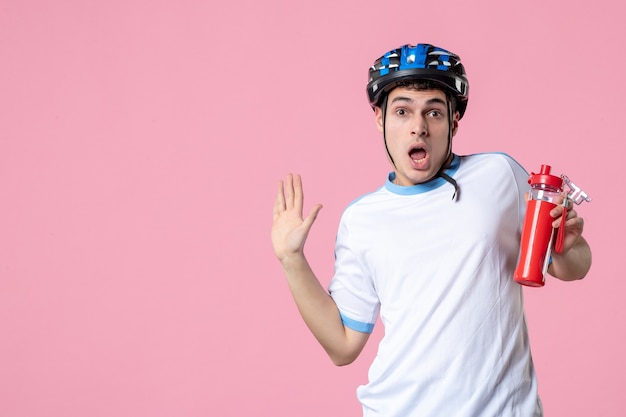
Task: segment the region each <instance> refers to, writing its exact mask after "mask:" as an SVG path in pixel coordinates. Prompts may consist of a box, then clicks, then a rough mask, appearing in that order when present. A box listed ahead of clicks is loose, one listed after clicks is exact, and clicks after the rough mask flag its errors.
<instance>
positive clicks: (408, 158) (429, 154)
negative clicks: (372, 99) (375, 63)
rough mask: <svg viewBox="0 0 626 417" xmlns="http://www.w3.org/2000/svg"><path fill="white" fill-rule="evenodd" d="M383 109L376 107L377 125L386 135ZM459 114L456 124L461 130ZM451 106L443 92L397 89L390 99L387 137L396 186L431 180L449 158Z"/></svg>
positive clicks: (457, 114)
mask: <svg viewBox="0 0 626 417" xmlns="http://www.w3.org/2000/svg"><path fill="white" fill-rule="evenodd" d="M382 116H383V115H382V110H381V109H380V108H378V107H377V108H376V125H377V127H378V130H379V131H380V132H381V133H382V132H383V117H382ZM458 122H459V113H458V112H456V113H455V114H454V117H453V121H452V135H453V136H454V135H455V134H456V131H457V129H458ZM449 127H450V122H449V120H448V104H447V98H446V95H445V94H444V93H443V92H442V91H439V90H416V89H414V88H408V87H397V88H395V89H393V90H392V91H391V92H390V93H389V97H388V98H387V115H386V118H385V136H386V139H387V147H388V148H389V153H390V154H391V156H392V158H393V165H394V171H395V173H396V179H395V181H394V182H395V183H396V184H398V185H415V184H420V183H423V182H426V181H428V180H430V179H431V178H432V177H433V176H434V175H435V174H437V172H438V171H439V168H441V166H442V164H443V163H444V162H445V161H446V159H447V158H448V132H449Z"/></svg>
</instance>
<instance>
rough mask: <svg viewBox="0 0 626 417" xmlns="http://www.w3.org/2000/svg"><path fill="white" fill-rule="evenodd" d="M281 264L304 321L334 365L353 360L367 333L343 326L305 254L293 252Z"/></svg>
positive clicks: (335, 308)
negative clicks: (353, 330) (359, 332)
mask: <svg viewBox="0 0 626 417" xmlns="http://www.w3.org/2000/svg"><path fill="white" fill-rule="evenodd" d="M281 263H282V265H283V269H284V271H285V275H286V277H287V282H288V284H289V289H290V290H291V294H292V295H293V298H294V300H295V302H296V305H297V307H298V310H299V312H300V314H301V316H302V318H303V319H304V322H305V323H306V325H307V326H308V327H309V329H310V330H311V332H312V333H313V335H314V336H315V338H316V339H317V340H318V341H319V343H320V344H321V345H322V347H323V348H324V350H326V352H327V353H328V355H329V356H330V358H331V359H332V361H333V362H334V363H335V364H336V365H345V364H348V363H350V362H352V361H354V359H356V357H357V356H358V355H359V353H360V352H361V349H362V348H363V345H364V343H365V340H367V335H362V334H361V335H359V334H355V333H356V332H351V331H349V330H347V329H346V328H345V327H344V325H343V322H342V320H341V316H340V315H339V310H338V309H337V305H336V304H335V301H334V300H333V299H332V297H331V296H330V295H329V294H328V292H327V291H326V290H325V289H324V288H323V287H322V285H321V284H320V282H319V280H318V279H317V278H316V277H315V274H314V273H313V271H312V269H311V267H310V266H309V263H308V262H307V260H306V258H305V257H304V255H300V254H299V255H294V256H293V257H290V258H289V259H283V260H282V261H281ZM355 336H356V337H355Z"/></svg>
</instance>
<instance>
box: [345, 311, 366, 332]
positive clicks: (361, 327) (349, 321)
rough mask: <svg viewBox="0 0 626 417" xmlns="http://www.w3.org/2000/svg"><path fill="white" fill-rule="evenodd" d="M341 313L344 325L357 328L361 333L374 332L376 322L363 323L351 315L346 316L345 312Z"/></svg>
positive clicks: (353, 328)
mask: <svg viewBox="0 0 626 417" xmlns="http://www.w3.org/2000/svg"><path fill="white" fill-rule="evenodd" d="M339 314H340V315H341V321H342V322H343V325H344V326H346V327H347V328H349V329H352V330H356V331H357V332H361V333H372V331H373V330H374V323H363V322H360V321H356V320H352V319H351V318H350V317H346V316H345V315H344V314H343V313H341V312H340V313H339Z"/></svg>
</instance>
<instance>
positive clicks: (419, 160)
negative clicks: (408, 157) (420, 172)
mask: <svg viewBox="0 0 626 417" xmlns="http://www.w3.org/2000/svg"><path fill="white" fill-rule="evenodd" d="M425 160H426V158H422V159H413V162H415V163H416V164H419V163H420V162H424V161H425Z"/></svg>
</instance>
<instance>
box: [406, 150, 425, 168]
mask: <svg viewBox="0 0 626 417" xmlns="http://www.w3.org/2000/svg"><path fill="white" fill-rule="evenodd" d="M427 156H428V153H427V152H426V149H424V148H422V147H417V148H413V149H411V150H410V151H409V157H410V158H411V159H412V160H413V162H415V163H416V164H419V163H421V162H424V161H425V160H426V157H427Z"/></svg>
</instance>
